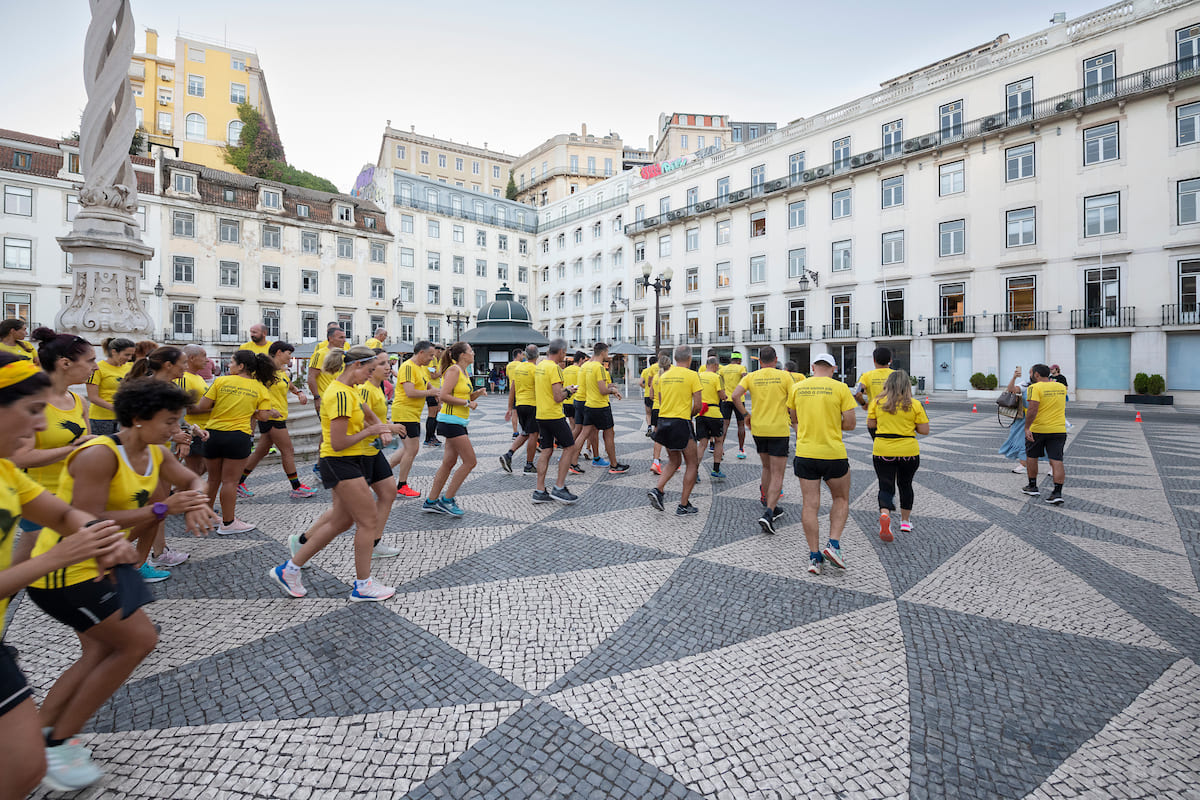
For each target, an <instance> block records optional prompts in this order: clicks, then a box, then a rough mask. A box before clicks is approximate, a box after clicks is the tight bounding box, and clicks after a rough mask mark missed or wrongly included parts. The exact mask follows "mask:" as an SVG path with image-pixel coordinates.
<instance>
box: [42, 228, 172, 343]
mask: <svg viewBox="0 0 1200 800" xmlns="http://www.w3.org/2000/svg"><path fill="white" fill-rule="evenodd" d="M85 215H87V216H86V217H85ZM121 216H124V215H122V214H120V213H119V212H117V213H105V212H104V211H102V210H100V209H99V208H93V209H89V210H87V211H81V212H80V213H79V216H77V217H76V218H75V229H74V230H73V231H71V233H70V234H69V235H67V236H61V237H59V239H58V244H59V246H60V247H61V248H62V249H63V250H64V251H66V252H68V253H70V254H71V273H72V275H73V276H74V278H75V285H74V288H73V290H72V294H71V299H70V301H69V302H68V303H67V306H66V307H65V308H63V309H62V310H61V311H59V312H58V315H57V316H56V317H55V319H54V329H55V330H58V331H70V332H72V333H76V334H78V335H80V336H83V337H84V338H87V339H95V338H96V337H97V336H99V335H116V334H124V335H136V336H139V337H143V336H148V335H149V334H150V333H151V331H152V330H153V320H151V319H150V315H149V314H147V313H146V311H145V309H144V308H143V307H142V301H141V297H140V296H139V291H138V290H139V285H140V282H141V277H142V262H144V261H147V260H149V259H150V257H151V256H153V255H154V248H152V247H150V246H149V245H147V244H145V243H144V242H142V240H141V239H140V238H139V237H138V235H137V233H138V229H137V227H136V226H135V225H134V223H133V218H132V217H129V218H127V219H120V217H121Z"/></svg>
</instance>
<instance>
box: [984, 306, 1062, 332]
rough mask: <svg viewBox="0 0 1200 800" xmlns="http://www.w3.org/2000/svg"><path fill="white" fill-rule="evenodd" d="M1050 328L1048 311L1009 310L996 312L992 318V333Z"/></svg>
mask: <svg viewBox="0 0 1200 800" xmlns="http://www.w3.org/2000/svg"><path fill="white" fill-rule="evenodd" d="M1049 329H1050V312H1049V311H1010V312H1007V313H1004V314H996V315H995V317H993V320H992V331H993V332H994V333H1012V332H1016V331H1044V330H1049Z"/></svg>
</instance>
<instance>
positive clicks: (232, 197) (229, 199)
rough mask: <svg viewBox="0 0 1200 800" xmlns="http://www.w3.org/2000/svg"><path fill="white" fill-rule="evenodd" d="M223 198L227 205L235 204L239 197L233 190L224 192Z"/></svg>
mask: <svg viewBox="0 0 1200 800" xmlns="http://www.w3.org/2000/svg"><path fill="white" fill-rule="evenodd" d="M221 196H222V197H223V198H225V202H226V203H233V202H236V201H237V195H236V194H235V193H234V191H233V189H225V190H223V191H222V193H221Z"/></svg>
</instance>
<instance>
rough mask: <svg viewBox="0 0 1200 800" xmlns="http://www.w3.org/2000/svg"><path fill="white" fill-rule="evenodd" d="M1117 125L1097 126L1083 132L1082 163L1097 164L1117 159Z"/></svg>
mask: <svg viewBox="0 0 1200 800" xmlns="http://www.w3.org/2000/svg"><path fill="white" fill-rule="evenodd" d="M1117 135H1118V134H1117V123H1115V122H1110V123H1108V124H1107V125H1098V126H1096V127H1095V128H1086V129H1085V130H1084V131H1083V163H1084V164H1085V165H1087V164H1099V163H1101V162H1103V161H1115V160H1116V159H1117V158H1118V150H1119V147H1118V144H1117Z"/></svg>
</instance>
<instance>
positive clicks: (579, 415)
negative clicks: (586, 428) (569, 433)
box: [563, 400, 587, 425]
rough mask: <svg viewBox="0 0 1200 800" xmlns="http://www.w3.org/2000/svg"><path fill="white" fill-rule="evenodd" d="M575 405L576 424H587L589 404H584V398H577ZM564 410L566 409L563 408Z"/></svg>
mask: <svg viewBox="0 0 1200 800" xmlns="http://www.w3.org/2000/svg"><path fill="white" fill-rule="evenodd" d="M574 405H575V415H574V417H575V424H576V425H587V406H586V405H584V404H583V401H582V400H576V401H575V403H574ZM563 410H564V411H565V410H566V409H563Z"/></svg>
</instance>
